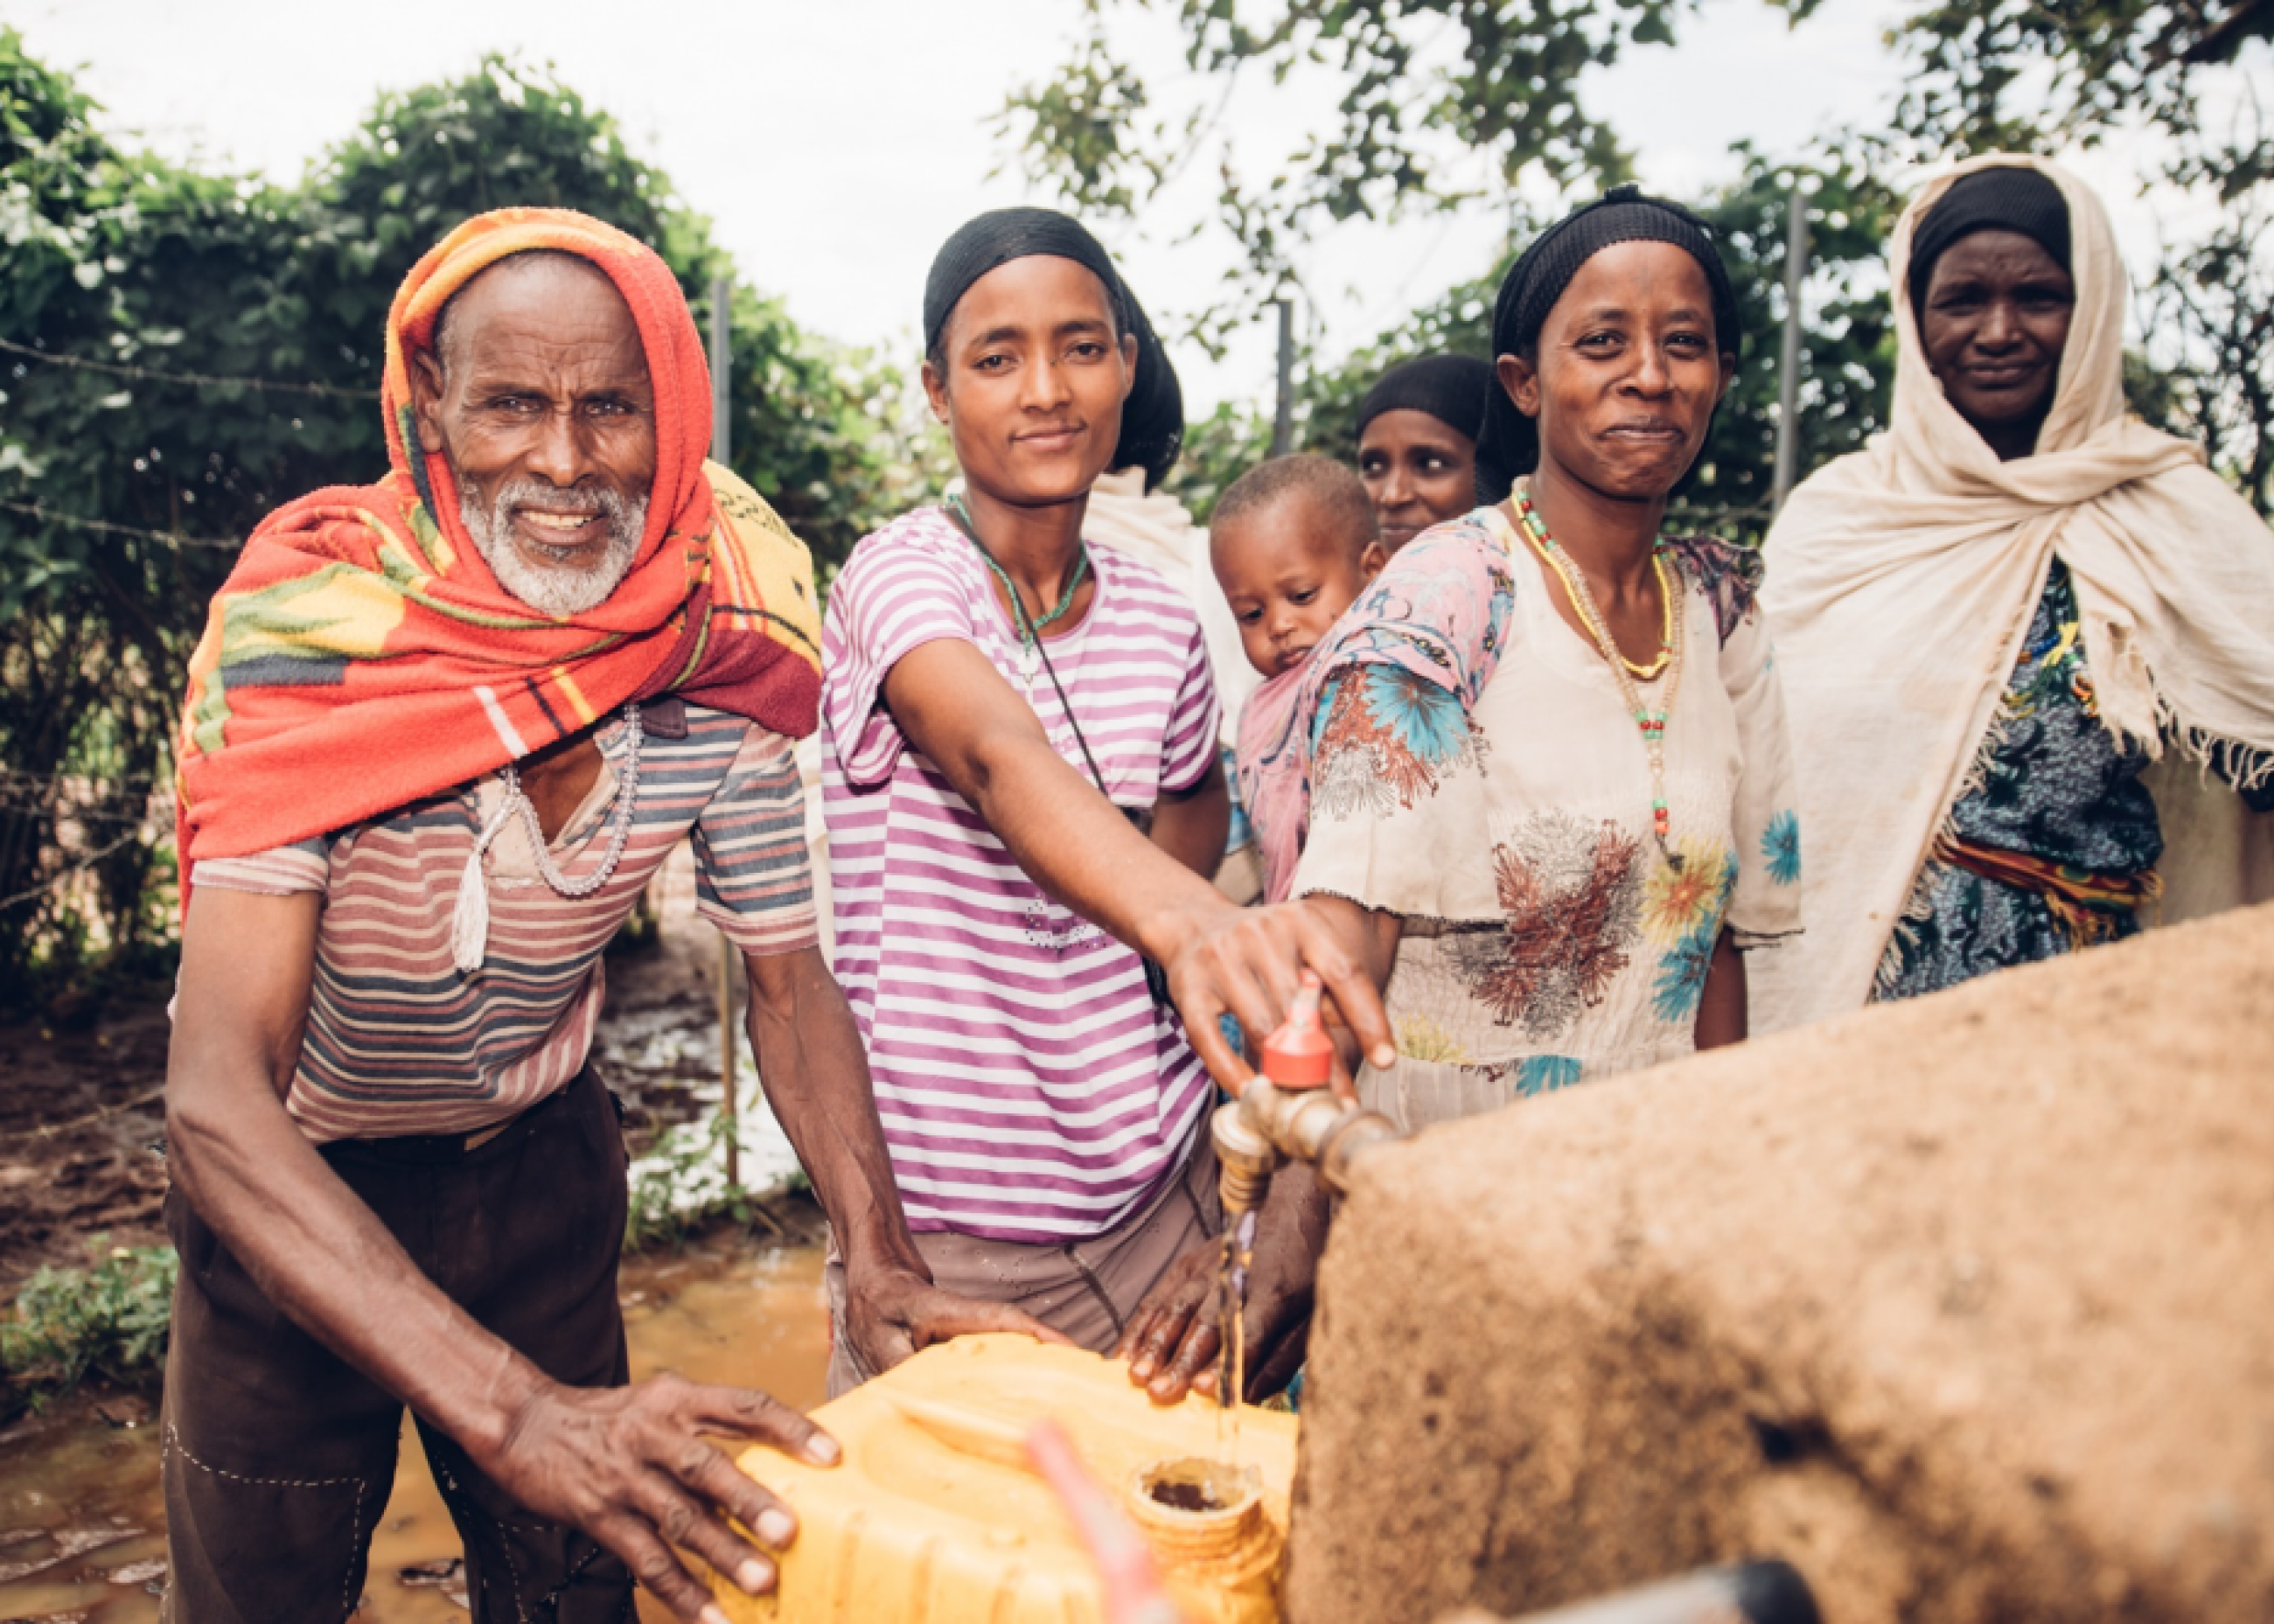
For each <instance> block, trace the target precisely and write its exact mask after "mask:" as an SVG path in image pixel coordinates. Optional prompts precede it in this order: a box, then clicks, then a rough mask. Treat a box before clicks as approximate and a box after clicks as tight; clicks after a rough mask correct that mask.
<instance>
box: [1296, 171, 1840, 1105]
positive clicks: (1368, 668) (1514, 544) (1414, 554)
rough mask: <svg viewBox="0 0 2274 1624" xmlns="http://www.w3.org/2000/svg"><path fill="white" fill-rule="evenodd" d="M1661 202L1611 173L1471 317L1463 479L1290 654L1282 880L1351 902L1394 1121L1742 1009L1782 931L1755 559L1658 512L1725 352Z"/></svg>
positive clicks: (1603, 1064) (1499, 1099) (1701, 272)
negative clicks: (1474, 444) (1462, 495)
mask: <svg viewBox="0 0 2274 1624" xmlns="http://www.w3.org/2000/svg"><path fill="white" fill-rule="evenodd" d="M1739 339H1740V331H1739V325H1738V316H1737V312H1736V302H1735V300H1734V299H1733V298H1732V297H1731V295H1730V291H1729V284H1728V277H1727V274H1726V273H1725V272H1724V270H1723V268H1722V266H1721V259H1720V258H1719V256H1718V253H1717V252H1716V251H1715V249H1714V246H1713V240H1712V237H1711V236H1710V234H1709V232H1708V230H1707V229H1706V227H1705V226H1704V225H1703V223H1702V222H1699V221H1698V220H1697V219H1696V218H1695V217H1694V216H1692V215H1690V214H1688V213H1687V212H1686V211H1683V210H1682V209H1679V208H1676V207H1673V206H1671V205H1668V204H1664V203H1660V202H1658V201H1656V200H1654V199H1648V198H1645V197H1642V196H1640V195H1638V194H1636V193H1634V192H1632V191H1631V189H1628V188H1622V189H1620V190H1619V191H1618V192H1614V193H1613V194H1611V196H1609V197H1608V198H1606V199H1603V200H1602V201H1601V202H1599V203H1596V204H1593V205H1590V206H1588V207H1585V208H1583V209H1581V210H1579V211H1577V213H1575V214H1572V215H1570V216H1569V217H1567V218H1566V219H1565V220H1564V221H1562V222H1561V223H1559V224H1558V225H1556V226H1555V227H1554V228H1553V229H1550V230H1549V231H1548V232H1547V234H1546V235H1545V236H1543V237H1541V238H1540V240H1539V241H1538V242H1536V243H1534V244H1532V248H1531V249H1530V250H1529V251H1528V252H1526V253H1525V256H1524V257H1523V259H1520V260H1518V261H1517V265H1516V266H1515V267H1514V268H1513V269H1512V270H1511V271H1510V273H1509V276H1508V279H1507V281H1506V282H1504V283H1503V284H1502V289H1501V292H1500V297H1499V301H1498V304H1497V305H1496V308H1495V315H1494V346H1495V350H1496V351H1497V353H1498V361H1497V373H1498V378H1499V381H1500V384H1501V386H1502V387H1501V393H1500V394H1499V395H1498V396H1496V398H1495V401H1494V402H1493V405H1492V407H1491V409H1490V410H1489V411H1488V413H1487V417H1486V420H1485V425H1484V435H1483V439H1482V440H1480V444H1479V447H1478V487H1479V495H1480V498H1482V499H1483V500H1485V502H1486V503H1487V505H1485V506H1481V507H1480V508H1477V509H1476V510H1475V511H1474V512H1472V513H1470V514H1469V515H1466V516H1465V517H1463V518H1460V519H1457V520H1454V521H1452V522H1450V523H1445V524H1441V525H1438V526H1436V527H1434V528H1433V529H1431V530H1427V531H1425V532H1423V533H1422V535H1421V536H1420V537H1419V538H1417V539H1416V540H1415V541H1414V542H1412V544H1411V545H1409V546H1407V547H1406V548H1405V549H1404V550H1403V551H1402V552H1400V553H1398V554H1397V556H1396V557H1395V558H1394V559H1393V560H1391V562H1390V564H1389V568H1386V569H1385V570H1384V571H1383V572H1382V575H1380V576H1378V577H1377V578H1376V580H1375V582H1374V585H1373V586H1372V587H1371V588H1370V589H1369V590H1367V592H1366V593H1365V594H1364V595H1363V596H1362V597H1361V598H1359V601H1358V602H1357V604H1356V605H1353V606H1352V610H1351V612H1350V613H1349V614H1348V615H1347V616H1345V617H1344V620H1343V621H1342V622H1341V624H1340V625H1339V626H1338V627H1337V629H1336V631H1335V633H1334V634H1333V635H1332V637H1331V641H1330V643H1329V644H1328V645H1327V646H1326V647H1325V648H1324V649H1323V650H1322V651H1321V657H1320V658H1318V659H1317V660H1316V661H1315V663H1314V672H1315V675H1314V682H1315V683H1316V686H1317V697H1316V701H1315V705H1314V710H1313V711H1312V714H1313V717H1314V722H1313V761H1312V773H1311V781H1312V791H1313V804H1312V811H1311V823H1310V831H1309V837H1308V840H1307V844H1306V848H1305V852H1304V856H1303V860H1302V863H1301V866H1300V867H1299V869H1298V870H1297V875H1296V880H1295V884H1294V891H1295V894H1296V895H1298V896H1305V895H1308V896H1314V897H1318V898H1325V899H1330V901H1329V906H1338V907H1340V908H1343V909H1347V910H1350V911H1351V913H1352V914H1353V915H1354V921H1353V922H1354V923H1362V924H1363V925H1364V926H1365V927H1367V930H1368V932H1369V934H1370V936H1371V939H1372V942H1373V944H1374V966H1373V967H1374V971H1375V974H1376V978H1377V981H1380V982H1381V983H1382V985H1383V989H1384V1001H1385V1003H1386V1004H1387V1005H1388V1008H1389V1014H1390V1017H1391V1020H1392V1022H1393V1025H1394V1026H1395V1029H1396V1032H1397V1041H1398V1060H1397V1064H1396V1065H1395V1066H1394V1067H1392V1068H1389V1070H1387V1071H1375V1070H1374V1069H1373V1068H1371V1067H1369V1068H1367V1069H1366V1070H1365V1071H1361V1073H1360V1074H1359V1091H1360V1094H1361V1095H1362V1096H1363V1097H1365V1098H1366V1099H1367V1101H1368V1102H1369V1103H1372V1104H1374V1105H1375V1106H1376V1107H1377V1108H1378V1109H1384V1110H1386V1111H1388V1112H1389V1114H1390V1115H1392V1116H1395V1117H1397V1119H1398V1120H1400V1121H1401V1122H1403V1123H1404V1124H1405V1125H1407V1126H1408V1127H1419V1126H1421V1125H1424V1124H1427V1123H1430V1122H1435V1121H1441V1120H1444V1119H1447V1118H1450V1117H1455V1116H1465V1115H1468V1114H1470V1113H1472V1112H1475V1111H1479V1110H1483V1109H1489V1108H1491V1107H1493V1106H1495V1105H1499V1104H1501V1103H1503V1102H1505V1101H1509V1100H1511V1099H1514V1098H1517V1097H1519V1096H1523V1095H1528V1094H1538V1093H1540V1092H1542V1091H1544V1090H1547V1089H1555V1088H1562V1087H1567V1086H1570V1085H1572V1084H1574V1083H1577V1082H1579V1081H1582V1080H1583V1079H1591V1078H1598V1077H1604V1076H1609V1075H1612V1074H1615V1073H1617V1072H1623V1071H1634V1070H1637V1069H1638V1068H1641V1067H1644V1066H1648V1065H1653V1064H1656V1063H1658V1062H1660V1061H1661V1060H1668V1059H1673V1058H1675V1057H1676V1056H1682V1055H1685V1054H1688V1053H1690V1051H1691V1050H1692V1049H1697V1048H1700V1047H1709V1046H1712V1045H1713V1044H1717V1043H1728V1042H1734V1041H1738V1040H1740V1039H1742V1038H1743V1036H1744V1034H1745V1029H1746V1028H1745V1022H1746V1013H1745V972H1744V966H1743V959H1741V958H1740V957H1739V954H1740V952H1741V951H1743V950H1745V949H1749V948H1752V947H1757V946H1761V945H1764V944H1769V943H1773V942H1774V941H1776V940H1778V939H1779V938H1781V937H1784V936H1789V935H1791V934H1793V933H1794V932H1796V930H1797V929H1799V925H1800V911H1799V897H1800V887H1799V878H1800V869H1799V838H1798V826H1797V823H1796V819H1795V816H1794V813H1793V810H1792V805H1793V800H1792V788H1791V775H1790V766H1789V760H1788V752H1787V748H1786V744H1785V736H1784V711H1783V701H1782V698H1781V694H1780V691H1779V688H1778V680H1777V676H1776V673H1775V671H1774V669H1773V663H1772V661H1771V658H1770V652H1769V645H1768V638H1767V635H1766V631H1765V630H1764V628H1763V625H1762V620H1761V617H1760V614H1759V612H1758V609H1757V608H1756V607H1755V605H1754V592H1755V589H1756V586H1757V584H1758V579H1759V572H1758V558H1757V556H1756V555H1755V554H1753V553H1750V552H1747V551H1746V550H1744V549H1742V548H1738V547H1734V546H1731V545H1727V544H1725V543H1721V542H1718V541H1713V540H1708V539H1704V538H1693V539H1668V538H1662V537H1661V536H1660V525H1661V524H1662V523H1663V521H1664V518H1665V514H1666V506H1667V500H1668V496H1669V494H1670V493H1671V492H1672V491H1673V490H1674V488H1675V485H1676V484H1677V483H1679V481H1680V480H1681V479H1682V478H1683V476H1684V475H1685V474H1686V473H1687V472H1688V470H1689V469H1690V464H1691V463H1692V462H1694V461H1695V459H1696V457H1697V455H1698V450H1699V448H1700V447H1702V446H1703V445H1704V443H1705V440H1706V432H1707V429H1708V427H1709V426H1710V425H1711V422H1712V419H1713V410H1714V408H1715V407H1716V406H1717V405H1718V404H1719V402H1720V400H1721V395H1722V392H1723V390H1724V389H1725V388H1726V387H1727V386H1728V379H1729V376H1730V374H1731V372H1733V371H1734V369H1735V367H1736V353H1737V348H1738V343H1739Z"/></svg>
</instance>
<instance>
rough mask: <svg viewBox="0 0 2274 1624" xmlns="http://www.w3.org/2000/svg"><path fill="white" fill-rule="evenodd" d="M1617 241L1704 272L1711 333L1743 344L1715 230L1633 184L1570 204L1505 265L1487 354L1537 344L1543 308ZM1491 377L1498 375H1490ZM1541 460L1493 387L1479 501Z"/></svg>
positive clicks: (1728, 350) (1728, 345) (1511, 405)
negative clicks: (1687, 261)
mask: <svg viewBox="0 0 2274 1624" xmlns="http://www.w3.org/2000/svg"><path fill="white" fill-rule="evenodd" d="M1619 243H1671V244H1674V246H1675V247H1676V248H1680V249H1683V250H1684V251H1686V252H1688V253H1689V255H1690V258H1691V259H1695V260H1697V261H1698V267H1699V268H1700V269H1702V270H1703V271H1704V272H1705V273H1706V288H1707V289H1708V290H1709V291H1710V293H1711V294H1712V297H1713V335H1714V340H1715V342H1717V343H1719V344H1720V346H1721V353H1722V354H1724V355H1736V354H1737V353H1738V351H1739V350H1740V349H1741V347H1742V346H1743V342H1744V320H1743V317H1741V316H1740V315H1739V314H1738V312H1737V296H1736V293H1735V292H1734V291H1733V290H1732V289H1731V288H1730V286H1729V273H1728V270H1727V269H1726V268H1725V267H1723V266H1722V264H1721V252H1720V250H1718V249H1717V248H1715V247H1714V245H1713V228H1712V227H1711V226H1708V225H1707V224H1706V222H1704V221H1702V220H1700V219H1698V216H1697V215H1695V214H1691V213H1690V211H1689V210H1688V209H1686V208H1684V207H1682V206H1681V205H1680V204H1678V203H1668V202H1665V201H1663V200H1662V199H1658V198H1648V197H1645V196H1644V195H1643V194H1642V192H1640V191H1639V190H1638V189H1637V188H1635V187H1633V186H1614V187H1613V188H1611V190H1610V191H1609V192H1606V193H1605V194H1604V195H1603V196H1602V197H1601V198H1600V199H1598V200H1597V201H1595V202H1593V203H1590V204H1587V205H1586V206H1585V207H1581V208H1577V209H1574V210H1573V211H1572V212H1571V213H1570V214H1566V215H1564V216H1563V218H1562V219H1561V220H1559V221H1557V222H1555V224H1554V225H1552V226H1550V227H1548V228H1547V230H1545V231H1543V232H1541V233H1540V235H1539V236H1538V237H1535V238H1533V239H1532V246H1531V247H1529V248H1527V249H1525V251H1524V255H1523V257H1522V258H1521V259H1518V260H1517V262H1516V263H1515V264H1514V265H1512V266H1510V267H1509V272H1508V275H1507V276H1506V277H1505V278H1504V279H1503V280H1502V282H1501V284H1500V297H1499V298H1498V299H1497V300H1496V301H1495V303H1494V305H1493V354H1494V355H1495V356H1504V355H1521V354H1524V353H1525V352H1527V351H1529V350H1532V347H1533V346H1534V345H1535V344H1536V343H1537V342H1539V339H1540V328H1541V327H1542V326H1544V325H1545V324H1546V322H1547V312H1549V311H1551V310H1553V309H1555V301H1556V300H1558V299H1560V298H1562V297H1563V289H1566V288H1568V287H1570V285H1571V279H1572V278H1573V277H1574V276H1577V274H1579V267H1581V266H1583V265H1585V264H1586V262H1587V261H1588V260H1590V259H1593V258H1594V257H1595V256H1596V255H1597V254H1599V253H1600V252H1602V251H1603V250H1604V249H1606V248H1609V247H1611V246H1613V245H1614V244H1619ZM1495 382H1497V380H1495ZM1539 463H1540V431H1539V427H1538V425H1536V424H1534V423H1533V422H1532V419H1531V418H1529V417H1525V415H1524V414H1523V413H1522V412H1520V411H1518V410H1517V409H1516V402H1514V401H1511V400H1510V399H1509V398H1508V391H1507V390H1505V389H1501V388H1495V389H1494V390H1493V391H1492V393H1491V395H1490V396H1489V399H1488V403H1487V407H1486V410H1485V424H1484V432H1483V433H1482V434H1481V435H1480V436H1479V437H1478V439H1477V500H1479V501H1481V502H1497V501H1500V500H1503V499H1505V498H1506V497H1507V495H1508V493H1509V491H1510V488H1511V487H1512V486H1513V485H1515V484H1516V482H1517V479H1518V478H1520V477H1523V476H1524V475H1525V474H1528V473H1530V472H1531V471H1532V470H1533V469H1534V468H1536V467H1538V466H1539Z"/></svg>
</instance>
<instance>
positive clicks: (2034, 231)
mask: <svg viewBox="0 0 2274 1624" xmlns="http://www.w3.org/2000/svg"><path fill="white" fill-rule="evenodd" d="M1977 231H2019V232H2020V233H2021V234H2022V236H2023V237H2028V238H2029V239H2030V240H2031V241H2033V242H2035V243H2036V244H2037V246H2038V247H2040V248H2042V249H2044V251H2045V252H2047V253H2049V254H2051V255H2052V259H2053V263H2054V264H2056V265H2058V266H2059V267H2061V269H2063V270H2064V271H2066V270H2067V269H2068V268H2069V263H2068V199H2066V198H2064V197H2062V196H2061V194H2060V188H2059V186H2058V185H2056V184H2053V181H2052V177H2049V176H2047V175H2046V174H2045V173H2044V171H2043V170H2041V169H1977V170H1975V171H1974V172H1973V173H1972V174H1970V175H1964V176H1961V177H1959V178H1958V179H1957V180H1955V181H1954V182H1952V183H1951V187H1950V190H1949V191H1947V192H1944V193H1943V194H1942V196H1941V197H1939V199H1936V200H1935V205H1934V207H1932V208H1931V209H1929V210H1927V212H1926V218H1925V219H1924V220H1922V221H1920V222H1918V229H1916V230H1915V231H1914V232H1912V233H1911V259H1910V264H1909V267H1907V269H1906V270H1905V272H1904V280H1905V281H1907V282H1909V283H1910V288H1911V313H1912V314H1913V315H1917V314H1918V313H1919V312H1922V311H1924V309H1925V308H1926V285H1927V282H1929V281H1930V280H1931V278H1932V277H1933V275H1934V262H1935V261H1936V260H1937V259H1941V258H1942V256H1943V255H1944V254H1945V253H1946V252H1948V251H1949V249H1950V246H1951V244H1954V243H1955V242H1957V241H1958V239H1959V238H1960V237H1971V236H1973V235H1974V233H1975V232H1977Z"/></svg>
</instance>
